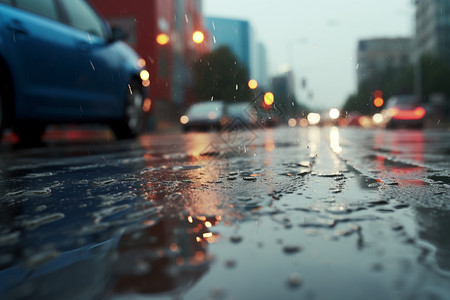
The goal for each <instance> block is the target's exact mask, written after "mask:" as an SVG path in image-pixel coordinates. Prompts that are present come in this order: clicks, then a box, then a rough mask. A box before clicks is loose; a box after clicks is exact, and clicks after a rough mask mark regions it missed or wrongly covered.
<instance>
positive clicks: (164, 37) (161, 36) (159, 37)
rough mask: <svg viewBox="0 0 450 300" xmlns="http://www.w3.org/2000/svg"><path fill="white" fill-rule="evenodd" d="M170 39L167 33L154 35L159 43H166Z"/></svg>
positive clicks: (162, 44)
mask: <svg viewBox="0 0 450 300" xmlns="http://www.w3.org/2000/svg"><path fill="white" fill-rule="evenodd" d="M169 41H170V38H169V35H167V33H160V34H158V35H157V36H156V42H157V43H158V44H159V45H161V46H164V45H167V44H168V43H169Z"/></svg>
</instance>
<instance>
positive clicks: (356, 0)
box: [203, 0, 414, 107]
mask: <svg viewBox="0 0 450 300" xmlns="http://www.w3.org/2000/svg"><path fill="white" fill-rule="evenodd" d="M203 11H204V14H205V15H206V16H209V17H226V18H233V19H243V20H248V21H250V23H251V24H252V27H253V29H254V31H255V33H256V38H257V40H259V41H261V42H262V43H263V44H264V45H265V47H266V50H267V59H268V67H269V74H270V75H273V74H276V73H277V72H278V71H279V70H280V68H282V67H283V66H285V65H291V64H292V65H293V70H294V74H295V79H296V80H295V81H296V90H297V98H300V99H299V100H300V102H303V103H305V104H306V105H308V106H309V107H340V106H342V105H343V103H344V102H345V100H346V98H347V96H348V95H349V94H351V93H353V92H354V91H355V90H356V64H357V63H356V46H357V41H358V40H360V39H368V38H377V37H407V36H412V35H413V33H414V5H413V1H412V0H375V1H374V0H277V1H269V0H203ZM289 49H292V51H290V50H289ZM291 53H292V54H291ZM302 78H306V80H307V88H306V89H302V88H301V85H300V82H301V79H302ZM310 93H312V94H313V95H314V96H313V99H312V100H310V99H309V98H308V94H310Z"/></svg>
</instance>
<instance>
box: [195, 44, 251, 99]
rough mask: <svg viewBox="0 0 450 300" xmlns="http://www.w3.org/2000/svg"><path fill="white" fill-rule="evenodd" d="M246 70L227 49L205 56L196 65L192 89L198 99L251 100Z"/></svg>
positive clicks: (223, 47) (218, 49)
mask: <svg viewBox="0 0 450 300" xmlns="http://www.w3.org/2000/svg"><path fill="white" fill-rule="evenodd" d="M248 80H249V75H248V70H247V67H246V66H245V65H244V64H242V63H241V62H239V61H238V59H237V58H236V56H235V55H234V54H233V52H232V51H231V50H230V49H229V48H228V47H225V46H222V47H219V48H217V49H216V50H214V51H212V52H211V53H207V54H205V55H204V56H202V57H201V58H200V59H199V60H198V61H196V62H195V63H194V65H193V89H194V93H195V94H196V97H197V100H198V101H201V100H210V99H211V98H214V99H221V100H224V101H226V102H243V101H250V100H252V99H251V91H250V88H249V87H248Z"/></svg>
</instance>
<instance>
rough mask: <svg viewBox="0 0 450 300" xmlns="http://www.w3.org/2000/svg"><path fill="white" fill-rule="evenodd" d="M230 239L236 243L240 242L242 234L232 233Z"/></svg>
mask: <svg viewBox="0 0 450 300" xmlns="http://www.w3.org/2000/svg"><path fill="white" fill-rule="evenodd" d="M230 241H231V242H232V243H234V244H238V243H240V242H242V236H239V235H232V236H230Z"/></svg>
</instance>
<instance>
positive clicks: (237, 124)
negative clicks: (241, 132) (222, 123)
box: [227, 102, 258, 129]
mask: <svg viewBox="0 0 450 300" xmlns="http://www.w3.org/2000/svg"><path fill="white" fill-rule="evenodd" d="M227 114H228V119H229V125H228V127H229V128H230V129H248V128H252V127H255V126H256V124H257V121H258V116H257V114H256V110H255V109H254V108H253V107H252V106H251V103H249V102H240V103H231V104H228V105H227Z"/></svg>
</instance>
